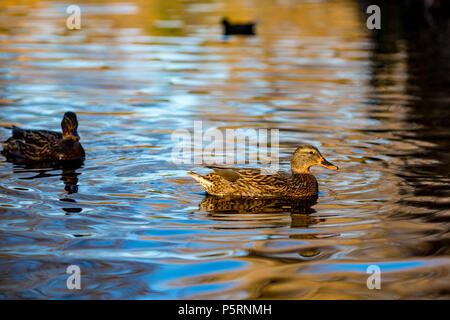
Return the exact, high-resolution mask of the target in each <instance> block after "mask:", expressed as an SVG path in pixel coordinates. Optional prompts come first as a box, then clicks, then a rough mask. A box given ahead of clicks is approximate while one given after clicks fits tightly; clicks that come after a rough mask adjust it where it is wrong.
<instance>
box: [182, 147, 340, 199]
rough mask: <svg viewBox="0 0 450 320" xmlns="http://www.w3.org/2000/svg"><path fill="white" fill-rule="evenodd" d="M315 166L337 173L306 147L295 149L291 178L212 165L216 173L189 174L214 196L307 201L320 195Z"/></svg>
mask: <svg viewBox="0 0 450 320" xmlns="http://www.w3.org/2000/svg"><path fill="white" fill-rule="evenodd" d="M313 165H321V166H324V167H326V168H329V169H335V170H337V167H336V166H335V165H334V164H332V163H330V162H328V161H327V160H325V158H324V157H323V156H322V155H321V154H320V152H319V150H317V148H315V147H313V146H311V145H303V146H300V147H298V148H297V150H295V152H294V155H293V156H292V159H291V170H292V173H291V174H290V175H285V174H282V173H277V174H273V175H266V174H261V170H260V169H247V168H229V167H217V166H209V167H208V168H211V169H213V170H214V172H212V173H209V174H207V175H205V176H201V175H199V174H197V173H194V172H189V173H188V175H190V176H191V177H193V178H194V179H195V180H197V181H198V182H199V183H200V185H201V186H202V187H203V189H205V191H206V192H207V193H209V194H211V195H214V196H220V197H240V198H248V197H254V198H304V197H311V196H314V195H317V192H318V189H319V188H318V184H317V180H316V178H315V177H314V176H313V175H312V174H311V172H309V168H310V167H311V166H313Z"/></svg>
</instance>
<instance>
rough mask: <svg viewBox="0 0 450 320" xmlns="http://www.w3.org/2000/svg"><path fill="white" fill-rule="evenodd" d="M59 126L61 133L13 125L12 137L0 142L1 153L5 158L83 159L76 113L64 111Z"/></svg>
mask: <svg viewBox="0 0 450 320" xmlns="http://www.w3.org/2000/svg"><path fill="white" fill-rule="evenodd" d="M61 128H62V133H60V132H54V131H48V130H26V129H21V128H19V127H16V126H13V128H12V137H11V138H9V139H8V140H6V141H5V142H4V143H2V145H3V150H2V154H3V155H5V156H6V157H7V158H8V157H18V158H23V159H27V160H33V161H44V160H57V161H60V160H83V159H84V157H85V153H84V149H83V147H82V146H81V144H80V142H79V140H80V136H79V135H78V132H77V129H78V121H77V116H76V114H75V113H73V112H66V113H65V114H64V117H63V119H62V121H61Z"/></svg>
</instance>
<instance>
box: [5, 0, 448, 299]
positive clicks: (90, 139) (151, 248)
mask: <svg viewBox="0 0 450 320" xmlns="http://www.w3.org/2000/svg"><path fill="white" fill-rule="evenodd" d="M76 3H77V4H78V5H79V6H80V8H81V30H76V31H69V30H67V28H66V19H67V17H68V16H69V14H67V13H66V8H67V4H66V3H63V2H58V1H26V2H23V1H16V0H10V1H6V2H1V3H0V15H1V19H0V122H1V124H2V126H8V125H11V124H18V125H21V126H24V127H28V128H35V129H38V128H45V129H51V130H59V124H60V121H61V117H62V114H63V113H64V112H65V111H68V110H72V111H74V112H76V113H77V115H78V120H79V131H78V132H79V134H80V136H81V142H82V144H83V146H84V148H85V150H86V153H87V158H86V160H85V161H84V164H83V165H82V166H79V167H72V168H70V167H69V168H67V167H49V166H46V165H45V164H42V165H41V166H40V167H39V166H27V165H23V164H14V163H11V162H8V161H6V159H5V158H4V157H0V298H3V299H11V298H27V299H111V298H114V299H183V298H188V299H191V298H192V299H260V298H264V299H405V298H449V297H450V296H449V293H450V290H449V288H450V280H449V273H450V268H449V266H450V257H449V253H450V245H449V221H450V218H449V217H450V201H449V199H450V184H449V182H450V175H449V172H450V170H449V164H450V142H449V141H450V139H449V137H450V127H449V125H448V123H449V119H450V113H449V110H450V109H449V107H450V98H449V95H448V93H449V92H450V91H449V83H450V81H449V74H450V63H449V61H450V60H449V57H450V54H449V53H450V48H449V43H450V41H448V39H449V38H448V32H446V33H445V32H440V31H435V30H429V29H426V28H419V29H418V30H411V31H410V32H409V33H408V32H406V33H405V32H402V31H399V30H402V25H401V23H400V22H398V21H397V22H395V21H394V20H390V21H391V22H392V23H389V24H387V25H383V31H382V32H381V33H380V34H378V35H377V34H376V33H375V31H372V30H368V29H367V28H366V25H365V19H366V16H367V15H365V13H364V8H361V7H360V6H359V4H358V2H356V1H304V2H300V1H289V0H286V1H245V2H242V1H237V0H236V1H225V0H223V1H197V0H195V1H181V0H179V1H162V0H161V1H144V0H135V1H129V0H120V1H102V0H98V1H95V2H94V1H86V0H78V1H76ZM223 16H228V17H230V19H231V20H232V21H233V20H238V21H239V20H240V21H246V20H253V19H254V20H258V25H257V27H256V30H257V36H255V37H229V38H223V36H222V35H221V32H222V30H221V26H220V24H219V21H220V19H221V18H222V17H223ZM399 21H401V20H399ZM194 121H201V123H202V125H203V127H204V129H209V128H213V129H218V130H221V131H225V130H226V129H236V128H244V129H248V128H253V129H278V130H279V155H280V167H281V168H282V169H287V170H288V169H289V160H290V156H291V154H292V152H293V151H294V150H295V147H296V146H298V145H300V144H303V143H309V144H313V145H315V146H317V147H318V148H319V149H320V150H321V151H322V153H323V155H324V156H325V157H326V158H327V160H329V161H331V162H333V163H334V164H336V165H337V166H338V167H339V168H340V170H339V171H332V170H327V169H325V168H322V167H314V168H313V169H312V171H313V172H314V174H315V175H316V177H317V179H318V181H319V188H320V194H319V198H318V200H317V203H316V204H313V205H305V206H303V205H301V204H300V205H299V207H298V208H297V207H296V206H289V205H286V204H283V203H276V202H270V201H269V202H263V201H253V202H252V201H241V202H239V201H230V202H224V201H215V200H214V199H211V198H210V197H205V193H204V192H203V190H202V189H201V188H200V186H199V185H198V184H197V183H195V182H194V181H193V180H192V179H191V178H190V177H189V176H187V175H186V173H187V172H188V171H191V170H193V171H196V172H202V173H206V172H208V170H207V169H204V168H201V165H198V164H177V163H174V162H173V158H172V151H173V149H174V147H175V146H176V142H175V141H173V139H172V133H173V132H174V131H176V130H180V129H186V130H189V131H191V132H193V130H194ZM9 135H10V130H8V129H6V128H4V127H2V128H0V140H2V141H3V140H5V139H6V138H8V137H9ZM248 150H249V152H250V154H254V153H256V152H257V151H258V148H257V146H255V145H251V146H249V147H248ZM69 265H78V266H79V267H80V269H81V286H82V288H81V290H68V288H67V286H66V280H67V278H68V277H69V275H68V274H67V273H66V268H67V267H68V266H69ZM371 265H376V266H378V267H379V268H380V271H381V289H380V290H377V289H374V290H370V289H368V287H367V278H368V277H369V276H370V274H368V273H367V269H368V267H369V266H371Z"/></svg>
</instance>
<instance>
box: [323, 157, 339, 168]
mask: <svg viewBox="0 0 450 320" xmlns="http://www.w3.org/2000/svg"><path fill="white" fill-rule="evenodd" d="M319 165H321V166H323V167H325V168H328V169H333V170H337V169H338V167H336V166H335V165H334V164H332V163H331V162H328V161H327V160H325V159H324V158H322V161H321V162H320V163H319Z"/></svg>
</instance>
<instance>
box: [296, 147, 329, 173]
mask: <svg viewBox="0 0 450 320" xmlns="http://www.w3.org/2000/svg"><path fill="white" fill-rule="evenodd" d="M314 165H319V166H323V167H325V168H328V169H334V170H337V169H338V167H336V166H335V165H334V164H332V163H330V162H328V161H327V160H326V159H325V158H324V157H323V156H322V155H321V154H320V152H319V150H318V149H317V148H316V147H314V146H311V145H302V146H300V147H298V148H297V150H295V152H294V155H293V156H292V159H291V169H292V172H293V173H309V168H310V167H311V166H314Z"/></svg>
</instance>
